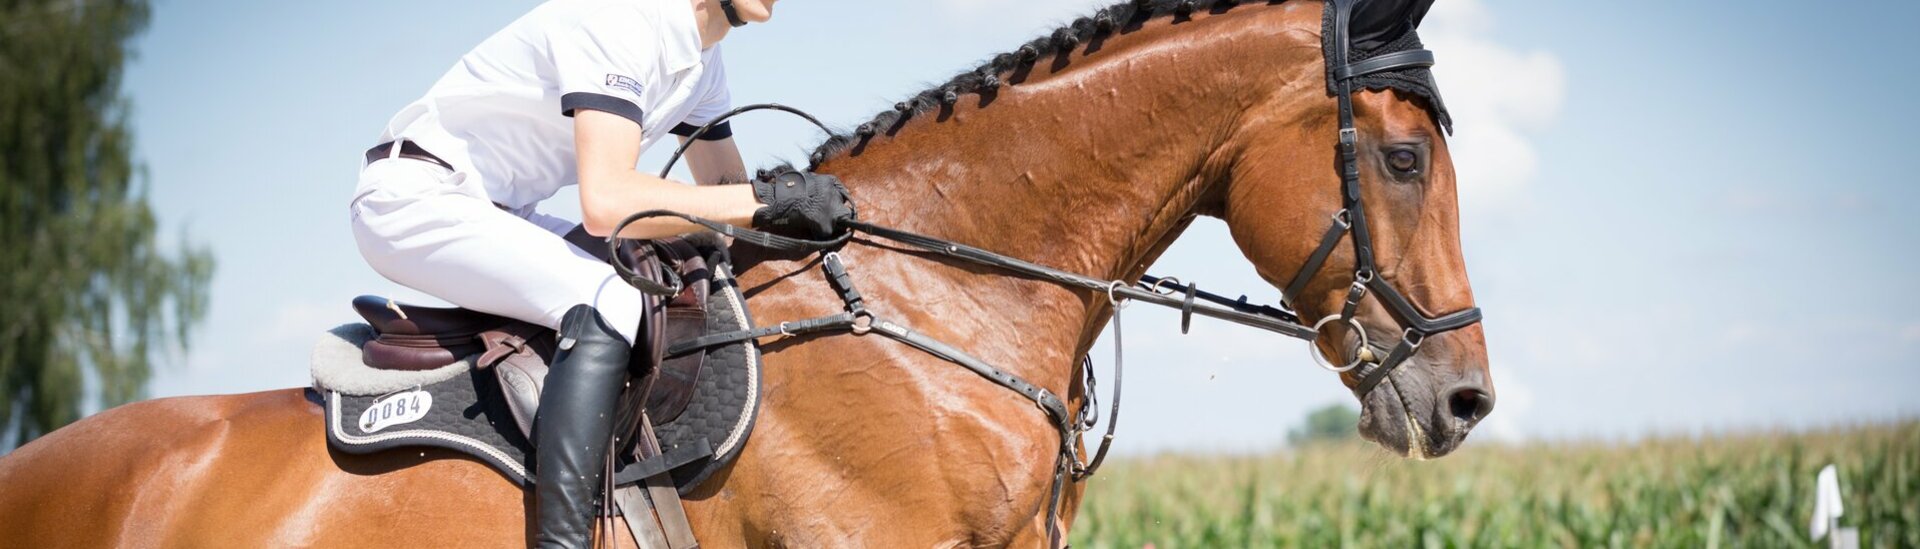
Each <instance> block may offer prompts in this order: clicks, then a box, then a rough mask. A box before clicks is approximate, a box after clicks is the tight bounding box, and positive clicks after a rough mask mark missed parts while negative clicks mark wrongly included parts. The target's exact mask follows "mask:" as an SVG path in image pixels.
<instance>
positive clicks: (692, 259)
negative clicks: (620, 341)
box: [353, 238, 713, 432]
mask: <svg viewBox="0 0 1920 549" xmlns="http://www.w3.org/2000/svg"><path fill="white" fill-rule="evenodd" d="M709 244H712V243H711V242H707V241H705V240H690V239H687V238H676V239H663V240H656V241H651V242H648V243H645V244H635V245H631V246H628V249H629V250H630V252H629V254H630V259H629V262H630V263H629V264H630V265H632V266H634V267H635V269H634V271H635V272H638V273H643V274H653V273H661V272H662V269H666V268H670V269H673V270H674V271H675V272H676V273H677V274H678V275H679V278H680V280H682V281H684V287H683V288H682V289H681V291H680V293H679V294H677V295H675V296H673V298H672V299H668V300H660V299H658V298H649V303H648V307H647V308H646V317H645V318H644V319H643V320H642V325H643V328H644V330H643V331H642V336H643V339H642V341H639V342H636V344H635V346H634V347H635V350H636V352H635V353H634V354H633V362H632V364H630V365H629V371H630V372H631V373H632V374H633V376H634V378H635V379H637V380H641V381H643V383H635V384H632V385H631V387H635V388H641V389H645V390H646V391H645V402H646V408H645V411H646V412H647V416H648V417H649V418H651V419H652V420H653V421H655V422H659V423H665V422H670V421H673V419H674V418H676V417H679V415H680V413H681V412H682V411H684V410H685V409H686V406H687V402H688V401H689V400H691V398H692V395H693V387H694V382H695V381H696V380H697V379H698V377H699V375H700V366H701V363H702V360H703V359H704V358H705V355H703V354H701V353H685V354H682V355H680V356H676V357H672V358H666V357H664V356H663V355H664V351H665V349H666V348H667V347H668V346H669V345H670V344H672V343H673V342H675V341H681V340H685V339H692V338H695V337H699V336H701V335H704V334H705V333H706V329H707V310H706V305H707V299H708V297H709V295H710V293H711V292H712V289H713V288H712V271H711V269H710V267H709V266H708V265H707V258H706V257H705V256H703V255H702V254H701V247H702V246H704V245H709ZM583 249H592V248H583ZM353 308H354V311H356V312H358V313H360V316H361V318H364V319H366V321H367V324H369V325H371V326H373V330H374V332H375V333H376V334H377V336H376V337H375V338H374V339H373V340H372V341H368V342H367V344H366V345H365V346H364V347H362V348H361V352H362V357H361V358H362V359H363V360H364V361H365V362H366V364H367V366H369V367H373V368H376V369H382V370H431V369H435V368H439V367H442V366H446V365H448V364H452V363H454V362H457V361H460V360H463V359H466V358H468V357H477V358H475V359H474V367H475V368H479V369H489V368H492V369H496V370H497V371H498V372H500V373H499V374H498V375H499V376H500V380H501V382H502V386H503V387H505V388H507V389H508V390H507V394H508V397H509V398H508V404H509V405H510V406H511V407H512V408H513V411H514V417H515V420H516V421H519V422H521V424H522V425H521V428H522V432H528V431H529V428H530V427H531V425H532V423H531V422H532V421H533V414H534V412H535V410H536V409H537V406H538V403H539V395H540V386H541V383H542V382H543V381H544V380H545V379H546V373H547V367H548V365H549V364H550V363H551V361H552V360H553V353H554V350H555V345H556V344H557V343H558V338H557V337H556V336H555V334H554V331H553V330H551V329H548V328H546V327H544V326H537V325H534V324H529V323H526V322H521V321H518V320H514V319H511V318H507V317H503V316H496V315H490V314H487V313H482V312H479V311H473V310H469V309H462V308H456V307H424V306H419V305H409V304H405V303H400V302H398V301H394V300H392V299H387V298H383V297H377V296H360V297H357V298H354V300H353ZM632 390H634V389H629V391H632ZM633 411H636V410H622V412H633Z"/></svg>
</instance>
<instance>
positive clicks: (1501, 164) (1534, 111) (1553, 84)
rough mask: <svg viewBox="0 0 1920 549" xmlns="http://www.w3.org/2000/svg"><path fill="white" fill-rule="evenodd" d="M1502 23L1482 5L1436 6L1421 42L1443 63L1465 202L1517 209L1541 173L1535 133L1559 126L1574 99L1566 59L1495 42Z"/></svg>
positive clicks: (1472, 1) (1440, 76)
mask: <svg viewBox="0 0 1920 549" xmlns="http://www.w3.org/2000/svg"><path fill="white" fill-rule="evenodd" d="M1493 22H1494V17H1493V15H1492V13H1490V11H1489V10H1488V9H1487V7H1486V6H1485V5H1483V4H1482V3H1481V2H1480V0H1451V1H1448V2H1440V3H1438V4H1436V5H1435V6H1434V7H1433V11H1432V12H1431V13H1430V14H1428V16H1427V19H1426V21H1425V22H1424V23H1422V24H1421V29H1420V38H1421V40H1422V41H1424V42H1425V43H1426V45H1427V47H1428V48H1430V49H1432V50H1433V51H1434V52H1435V53H1436V54H1437V55H1439V57H1440V62H1439V64H1438V65H1436V66H1435V67H1434V78H1435V79H1436V80H1438V81H1439V82H1440V88H1441V92H1440V93H1441V95H1443V96H1444V97H1445V99H1446V102H1447V108H1448V109H1449V110H1450V111H1451V112H1452V114H1453V118H1454V120H1456V121H1457V124H1456V126H1457V128H1458V131H1457V133H1455V135H1454V136H1453V139H1452V141H1451V145H1452V151H1453V160H1454V167H1455V169H1456V170H1457V171H1458V173H1459V178H1460V192H1461V195H1462V198H1461V200H1462V202H1463V203H1464V204H1468V205H1471V206H1481V207H1486V206H1494V207H1497V206H1500V205H1503V204H1507V203H1510V202H1511V201H1512V200H1513V199H1514V197H1515V196H1516V195H1517V194H1519V193H1520V192H1521V191H1522V190H1523V189H1524V188H1525V187H1526V186H1527V184H1528V183H1529V182H1530V181H1531V180H1532V179H1533V177H1534V175H1535V174H1536V173H1537V171H1538V170H1539V155H1538V153H1537V152H1535V147H1534V144H1533V142H1532V141H1531V139H1530V137H1529V134H1531V133H1532V132H1536V131H1539V130H1541V129H1544V128H1546V127H1548V126H1551V125H1552V123H1553V121H1554V120H1555V119H1556V118H1557V117H1558V116H1559V113H1560V105H1561V103H1562V101H1564V99H1565V98H1566V71H1565V69H1563V68H1562V67H1561V65H1560V60H1559V58H1558V57H1556V56H1554V55H1553V54H1552V53H1550V52H1546V51H1542V50H1521V49H1519V48H1515V47H1511V46H1507V45H1504V44H1499V43H1496V42H1495V41H1494V40H1493V39H1491V38H1490V37H1489V35H1490V34H1491V31H1492V30H1493Z"/></svg>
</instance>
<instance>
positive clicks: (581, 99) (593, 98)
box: [560, 92, 646, 126]
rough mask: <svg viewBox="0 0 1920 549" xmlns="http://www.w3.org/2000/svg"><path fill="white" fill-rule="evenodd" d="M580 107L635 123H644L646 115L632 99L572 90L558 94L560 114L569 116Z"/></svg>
mask: <svg viewBox="0 0 1920 549" xmlns="http://www.w3.org/2000/svg"><path fill="white" fill-rule="evenodd" d="M580 109H592V110H596V111H601V112H608V113H613V114H615V115H619V116H620V117H621V118H625V119H627V120H632V121H633V123H635V124H639V125H641V126H645V125H646V122H644V121H643V120H644V119H645V118H646V117H645V116H643V115H644V113H642V112H640V106H639V105H635V104H633V102H632V101H628V100H625V99H621V98H618V97H614V96H611V95H606V94H599V93H592V92H573V93H569V94H566V95H562V96H560V114H562V115H566V116H569V117H571V116H573V113H574V111H578V110H580Z"/></svg>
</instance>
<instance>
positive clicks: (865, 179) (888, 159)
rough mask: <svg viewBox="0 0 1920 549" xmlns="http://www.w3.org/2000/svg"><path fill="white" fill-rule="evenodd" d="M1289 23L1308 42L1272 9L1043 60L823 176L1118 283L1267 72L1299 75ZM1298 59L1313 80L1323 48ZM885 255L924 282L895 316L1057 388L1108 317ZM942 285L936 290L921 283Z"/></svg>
mask: <svg viewBox="0 0 1920 549" xmlns="http://www.w3.org/2000/svg"><path fill="white" fill-rule="evenodd" d="M1316 13H1317V10H1316ZM1296 19H1298V20H1302V21H1306V22H1310V23H1311V24H1312V25H1314V30H1317V25H1318V17H1317V16H1315V17H1312V18H1311V19H1310V20H1309V19H1307V18H1304V17H1286V18H1284V19H1283V17H1282V15H1281V14H1279V13H1277V10H1267V9H1243V10H1236V11H1234V12H1229V13H1227V14H1224V15H1218V16H1211V17H1205V18H1200V19H1198V20H1194V21H1189V22H1183V23H1179V24H1169V22H1168V21H1167V20H1165V19H1162V20H1158V21H1153V22H1150V23H1148V24H1147V25H1146V26H1145V27H1144V28H1141V29H1138V30H1134V31H1131V32H1128V33H1125V34H1116V35H1113V36H1111V37H1108V38H1107V39H1106V40H1104V41H1102V42H1100V43H1099V48H1098V50H1099V51H1097V52H1096V53H1092V54H1088V53H1086V52H1087V51H1088V50H1089V46H1088V45H1084V44H1083V45H1081V46H1080V47H1078V48H1074V49H1073V51H1072V52H1071V53H1070V54H1068V56H1067V57H1066V58H1064V59H1065V60H1066V61H1065V63H1064V64H1063V63H1060V62H1059V59H1058V58H1055V57H1052V56H1048V57H1043V58H1041V59H1040V60H1038V61H1037V62H1036V63H1034V65H1033V67H1034V68H1033V69H1032V70H1031V72H1030V73H1029V74H1027V75H1026V76H1025V78H1024V79H1022V78H1019V77H1018V75H1017V73H1016V76H1015V77H1013V78H1009V80H1010V82H1011V85H1003V86H1001V87H1000V88H998V89H997V90H995V91H994V93H992V94H991V95H989V96H985V98H984V99H983V96H981V95H978V94H967V95H963V96H961V98H960V101H959V102H958V103H957V104H955V105H953V106H951V107H946V108H942V109H938V110H936V111H934V112H928V113H925V114H921V115H918V116H916V117H914V118H912V119H910V120H908V121H907V122H905V123H903V124H900V125H899V126H898V128H897V130H896V131H894V132H893V133H892V134H886V133H882V134H881V135H878V136H875V137H874V138H872V139H871V140H870V141H868V142H866V143H864V144H863V145H862V146H860V147H858V148H857V149H856V150H857V151H859V152H858V153H857V154H843V155H841V156H838V157H836V158H831V159H829V160H828V161H827V162H825V163H823V164H822V166H821V170H822V171H824V172H829V173H833V174H835V175H838V176H839V177H840V178H842V179H843V180H844V181H846V182H847V184H848V185H849V187H850V188H851V189H852V190H853V194H854V197H855V199H856V200H857V201H858V202H859V207H860V214H861V216H862V218H863V219H865V220H868V221H873V222H877V223H879V224H882V225H888V226H893V227H898V228H901V229H905V230H909V231H914V232H919V233H923V234H928V235H932V236H936V237H941V238H946V239H950V240H954V241H957V242H963V243H967V244H970V245H974V246H977V247H980V248H984V249H987V250H990V251H994V252H998V253H1002V254H1006V255H1009V256H1013V257H1018V258H1022V259H1026V260H1030V261H1034V262H1037V263H1041V264H1043V265H1048V266H1052V267H1056V268H1061V269H1065V270H1069V271H1073V272H1077V273H1082V274H1086V275H1090V276H1095V277H1102V278H1107V279H1113V280H1126V279H1129V278H1132V277H1135V276H1137V275H1138V274H1139V272H1140V271H1141V270H1143V269H1144V268H1145V265H1146V264H1147V263H1150V262H1151V261H1152V260H1153V259H1154V257H1155V256H1157V255H1158V253H1159V252H1160V251H1161V250H1163V249H1164V248H1165V245H1166V243H1167V242H1169V241H1170V240H1171V238H1173V237H1174V236H1177V231H1178V230H1179V229H1181V228H1184V227H1185V221H1186V220H1188V219H1190V218H1191V216H1192V215H1193V214H1194V213H1196V209H1197V208H1199V209H1204V206H1203V204H1204V203H1205V202H1206V201H1208V198H1209V197H1208V196H1207V194H1208V193H1209V192H1210V191H1213V190H1215V189H1213V187H1214V186H1213V185H1210V183H1212V182H1215V181H1218V180H1219V179H1220V178H1221V176H1222V175H1223V170H1225V169H1226V167H1227V165H1228V164H1229V163H1230V162H1231V160H1232V159H1231V158H1230V156H1231V155H1230V154H1228V153H1227V151H1229V150H1230V148H1223V145H1226V144H1228V143H1230V140H1231V137H1232V136H1231V133H1232V130H1233V129H1234V128H1235V127H1237V126H1238V125H1239V122H1240V120H1239V117H1241V116H1242V115H1243V113H1245V112H1246V111H1247V109H1248V108H1249V107H1250V106H1252V105H1254V104H1256V103H1259V102H1261V101H1263V100H1265V99H1266V97H1267V95H1268V94H1270V93H1272V90H1273V89H1274V83H1273V82H1272V79H1273V78H1275V76H1274V74H1275V71H1274V70H1273V69H1274V66H1279V67H1286V68H1288V69H1289V71H1290V72H1293V73H1295V74H1298V73H1299V72H1300V71H1301V67H1306V66H1307V65H1308V61H1309V60H1308V59H1307V58H1306V56H1305V55H1303V54H1298V53H1292V54H1287V53H1282V54H1278V55H1277V54H1276V53H1275V50H1276V48H1273V47H1271V46H1272V44H1274V43H1275V41H1274V40H1272V37H1273V35H1275V34H1278V33H1282V32H1286V31H1287V30H1288V28H1287V27H1290V26H1291V27H1298V26H1301V25H1303V24H1306V23H1303V22H1302V21H1294V20H1296ZM1293 30H1298V29H1293ZM1308 53H1311V54H1312V56H1311V61H1312V63H1311V65H1312V66H1313V67H1316V70H1317V66H1318V61H1317V60H1318V55H1317V54H1318V52H1317V51H1314V52H1308ZM1294 57H1299V59H1294ZM1250 59H1252V60H1253V62H1252V63H1250V62H1249V60H1250ZM1269 64H1271V65H1273V66H1269ZM1250 65H1251V66H1250ZM1296 65H1297V66H1296ZM1053 67H1059V68H1058V70H1057V71H1054V70H1050V69H1051V68H1053ZM1246 69H1252V70H1246ZM1306 74H1310V75H1311V74H1316V73H1314V72H1306ZM888 261H900V262H915V266H911V267H903V269H909V270H903V271H899V272H917V274H919V275H922V276H924V278H921V279H919V280H913V281H910V282H911V283H912V284H913V285H915V286H919V287H922V288H923V289H921V290H919V291H920V292H921V293H922V294H924V295H919V296H916V297H918V298H919V300H918V301H919V303H903V304H894V306H895V307H899V308H905V309H912V308H922V309H925V311H923V312H921V313H920V314H922V315H924V316H928V317H931V318H929V319H928V320H929V321H932V320H934V319H938V320H939V322H940V323H942V324H948V325H949V326H952V324H954V323H957V324H959V326H957V327H952V328H950V329H952V330H954V331H956V332H959V333H961V334H964V335H963V336H962V337H966V338H967V340H966V341H964V342H956V343H964V345H962V346H963V347H966V348H968V350H969V351H978V352H980V353H983V354H984V355H985V356H983V358H989V359H996V358H997V359H1000V361H1001V362H1002V363H1003V364H1005V365H1006V366H1008V367H1009V369H1010V370H1013V371H1015V372H1016V373H1019V374H1022V375H1027V376H1029V378H1030V379H1032V380H1034V381H1036V382H1039V383H1041V384H1042V385H1044V386H1049V387H1053V388H1055V389H1056V390H1057V389H1059V388H1061V387H1062V386H1063V385H1065V384H1066V379H1067V376H1068V374H1067V373H1066V372H1067V371H1066V370H1065V369H1063V368H1062V367H1061V366H1062V365H1063V364H1067V363H1070V359H1071V358H1072V356H1073V354H1074V353H1076V352H1077V351H1079V350H1083V349H1084V348H1085V347H1086V346H1088V345H1091V343H1092V336H1093V334H1092V332H1091V331H1092V330H1094V329H1097V327H1098V326H1099V324H1100V323H1101V321H1104V319H1105V317H1104V315H1105V314H1106V308H1105V302H1104V297H1097V296H1094V295H1093V293H1091V292H1087V291H1084V290H1077V289H1067V288H1061V287H1058V286H1052V285H1049V284H1047V283H1044V282H1038V281H1027V280H1014V279H1009V278H1007V277H1005V276H1002V275H1003V274H1002V273H998V272H994V271H991V270H990V269H987V270H982V269H940V268H934V267H926V266H925V265H926V264H928V263H935V262H933V261H928V260H927V259H924V258H912V257H904V256H896V257H893V258H890V259H888ZM914 270H917V271H914ZM939 282H946V283H947V284H946V286H948V288H946V289H924V287H926V286H929V285H931V284H938V283H939ZM910 291H911V290H910ZM956 296H958V297H961V299H954V298H955V297H956ZM923 304H924V305H923ZM934 309H942V310H937V311H936V310H934ZM983 315H984V316H990V317H993V318H992V321H989V320H987V319H981V318H976V317H979V316H983Z"/></svg>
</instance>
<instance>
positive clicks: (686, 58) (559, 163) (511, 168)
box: [381, 0, 731, 210]
mask: <svg viewBox="0 0 1920 549" xmlns="http://www.w3.org/2000/svg"><path fill="white" fill-rule="evenodd" d="M730 101H731V100H730V98H729V97H728V94H727V85H726V70H725V69H724V67H723V65H722V64H721V61H720V47H719V46H717V45H716V46H714V47H712V48H709V49H707V50H704V51H703V50H701V49H700V32H699V30H698V29H697V27H696V26H695V22H694V17H693V7H692V6H691V4H690V3H689V2H686V1H684V0H552V1H550V2H547V3H545V4H541V5H540V6H539V7H536V8H534V9H533V11H532V12H530V13H528V14H527V15H525V16H523V17H521V18H520V19H519V20H517V21H514V22H513V24H511V25H508V26H507V28H505V29H502V30H501V31H500V32H498V33H495V34H494V35H493V36H492V37H489V38H487V40H486V41H485V42H481V43H480V45H479V46H478V47H475V48H474V49H473V51H471V52H467V54H466V55H465V56H462V57H461V58H460V62H459V63H457V64H455V65H454V66H453V69H452V70H449V71H447V73H446V75H444V76H441V77H440V81H439V82H436V83H434V85H433V88H431V89H429V90H427V94H426V96H424V97H421V98H420V99H419V100H417V101H414V102H413V103H412V104H410V105H407V107H406V108H405V109H401V111H400V113H399V114H396V115H394V117H393V120H392V121H390V122H388V123H387V128H386V131H385V132H384V133H383V134H382V135H381V142H387V141H392V140H395V139H398V138H405V139H407V140H410V141H414V142H416V143H418V144H419V145H420V146H421V147H423V148H425V149H426V150H427V151H429V152H432V153H433V154H434V155H435V156H438V157H440V158H441V159H443V160H446V161H447V163H449V164H452V165H453V167H454V168H455V169H457V170H462V171H466V172H469V173H468V176H469V177H472V178H477V179H478V180H479V181H480V182H481V184H482V186H483V188H485V189H486V190H487V193H488V195H489V198H490V199H491V200H493V202H495V203H498V204H500V205H502V206H506V207H508V208H512V209H515V210H525V209H528V208H527V207H528V206H531V205H533V204H535V203H538V202H540V201H541V200H544V199H546V198H547V197H549V196H553V194H554V193H555V192H556V191H558V190H559V189H560V188H561V187H564V186H567V185H573V184H575V183H576V182H577V180H578V175H579V174H578V169H577V167H576V165H575V160H576V159H575V152H574V147H573V120H572V118H571V116H572V115H573V113H574V111H575V110H578V109H593V110H598V111H606V112H609V113H613V114H617V115H620V116H623V117H626V118H627V119H630V120H633V121H634V122H638V123H639V124H640V128H641V130H642V133H643V134H644V136H645V137H644V138H643V140H642V141H641V143H640V148H641V150H643V151H644V150H646V148H647V147H650V146H652V145H653V144H654V143H655V142H658V141H659V140H660V139H661V138H662V137H665V136H666V135H667V134H668V133H680V134H683V135H684V134H686V133H690V132H691V130H692V129H693V128H694V127H697V126H699V125H702V124H705V123H707V122H709V121H712V120H713V118H714V117H717V116H719V115H720V114H723V113H725V112H726V111H727V110H728V109H730V108H731V104H730ZM676 129H677V130H678V131H677V132H676Z"/></svg>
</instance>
